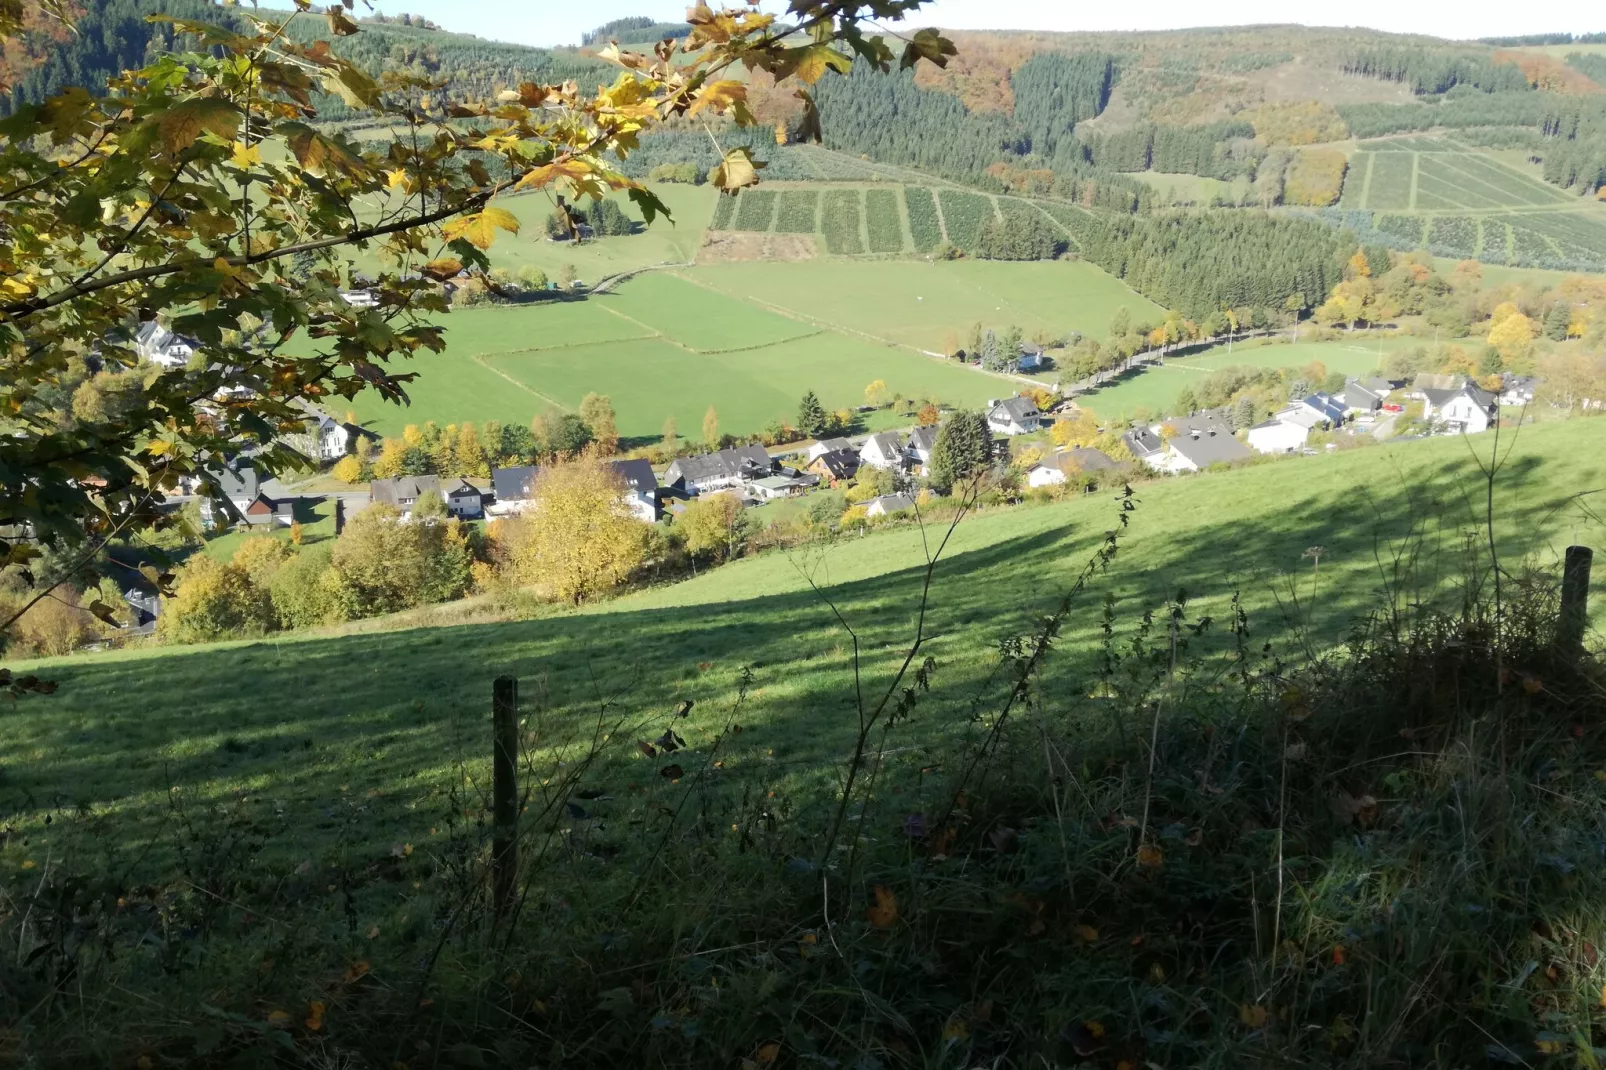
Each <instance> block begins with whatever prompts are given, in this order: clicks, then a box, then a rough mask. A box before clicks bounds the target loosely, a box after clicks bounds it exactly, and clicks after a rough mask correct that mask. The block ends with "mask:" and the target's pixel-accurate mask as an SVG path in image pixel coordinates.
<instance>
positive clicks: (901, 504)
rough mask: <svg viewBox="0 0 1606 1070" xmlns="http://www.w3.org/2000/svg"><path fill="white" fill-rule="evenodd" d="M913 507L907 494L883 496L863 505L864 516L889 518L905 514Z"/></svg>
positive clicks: (912, 502) (912, 500)
mask: <svg viewBox="0 0 1606 1070" xmlns="http://www.w3.org/2000/svg"><path fill="white" fill-rule="evenodd" d="M914 507H915V503H914V499H913V498H910V497H909V495H907V494H883V495H881V497H879V498H871V499H870V500H869V501H867V502H865V503H864V515H865V516H891V515H893V514H894V513H905V512H908V511H909V510H911V509H913V508H914Z"/></svg>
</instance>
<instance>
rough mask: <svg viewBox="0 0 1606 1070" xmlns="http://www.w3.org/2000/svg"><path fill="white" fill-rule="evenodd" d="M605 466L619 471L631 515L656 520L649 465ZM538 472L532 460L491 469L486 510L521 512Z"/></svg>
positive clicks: (635, 462) (611, 463)
mask: <svg viewBox="0 0 1606 1070" xmlns="http://www.w3.org/2000/svg"><path fill="white" fill-rule="evenodd" d="M608 466H609V467H610V468H612V469H613V470H614V471H615V472H616V473H618V475H619V479H620V481H621V482H623V483H624V485H625V494H624V498H623V501H624V504H625V506H626V507H627V508H629V510H630V515H631V516H633V517H635V518H636V519H637V520H640V521H642V522H643V523H646V524H652V523H655V522H656V521H657V520H658V477H657V476H655V475H654V474H653V471H652V465H651V464H650V463H648V462H647V461H646V460H644V459H642V458H636V459H634V460H628V461H609V462H608ZM540 473H541V469H540V468H539V467H537V466H536V465H533V464H525V465H517V466H515V467H512V468H493V469H491V492H492V495H493V496H494V497H495V499H496V500H495V501H494V502H493V503H492V504H491V506H490V507H489V508H488V509H487V510H486V512H488V513H490V514H491V515H492V516H512V515H515V514H518V513H522V512H524V511H525V510H526V509H528V508H529V507H530V506H531V505H532V504H534V501H535V499H534V497H533V493H532V490H531V488H533V487H534V486H535V483H536V479H537V477H538V476H539V475H540ZM448 504H450V503H448Z"/></svg>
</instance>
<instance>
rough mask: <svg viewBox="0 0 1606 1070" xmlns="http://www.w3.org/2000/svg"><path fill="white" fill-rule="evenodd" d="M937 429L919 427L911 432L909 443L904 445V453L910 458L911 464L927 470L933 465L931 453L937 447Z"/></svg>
mask: <svg viewBox="0 0 1606 1070" xmlns="http://www.w3.org/2000/svg"><path fill="white" fill-rule="evenodd" d="M938 430H939V429H938V428H936V427H917V428H915V429H914V430H913V431H911V432H909V441H908V442H906V443H904V447H903V448H904V452H905V453H907V454H908V456H909V463H910V464H911V465H914V466H915V467H917V468H925V466H926V465H928V464H930V463H931V451H932V450H933V449H935V448H936V445H937V433H938Z"/></svg>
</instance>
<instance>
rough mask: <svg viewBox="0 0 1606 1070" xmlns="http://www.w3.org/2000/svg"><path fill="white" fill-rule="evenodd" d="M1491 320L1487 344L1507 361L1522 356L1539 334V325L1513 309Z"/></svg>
mask: <svg viewBox="0 0 1606 1070" xmlns="http://www.w3.org/2000/svg"><path fill="white" fill-rule="evenodd" d="M1502 307H1504V306H1502ZM1491 322H1492V323H1493V326H1492V327H1491V328H1490V330H1489V344H1490V345H1491V346H1493V347H1494V348H1495V349H1497V350H1499V351H1500V356H1501V358H1502V359H1504V360H1505V361H1507V362H1508V363H1509V362H1511V361H1513V360H1516V359H1518V358H1519V357H1522V356H1524V355H1525V354H1526V353H1527V352H1528V347H1529V346H1530V345H1532V344H1533V340H1534V338H1535V337H1537V336H1538V334H1539V325H1538V324H1536V323H1535V322H1534V321H1533V320H1531V319H1529V318H1528V317H1527V316H1525V315H1523V314H1522V313H1521V312H1517V311H1515V310H1513V311H1511V312H1510V313H1508V314H1506V315H1503V316H1501V317H1499V318H1498V319H1494V320H1491Z"/></svg>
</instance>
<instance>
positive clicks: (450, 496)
mask: <svg viewBox="0 0 1606 1070" xmlns="http://www.w3.org/2000/svg"><path fill="white" fill-rule="evenodd" d="M446 511H447V512H448V513H450V514H451V515H452V516H454V517H456V518H457V519H459V520H478V519H479V518H480V517H482V516H484V515H485V494H484V493H483V492H482V491H481V490H480V488H478V487H476V486H475V485H474V484H472V483H470V482H469V481H468V480H466V479H461V478H459V479H458V481H457V486H455V487H453V488H452V489H450V490H448V491H447V492H446Z"/></svg>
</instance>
